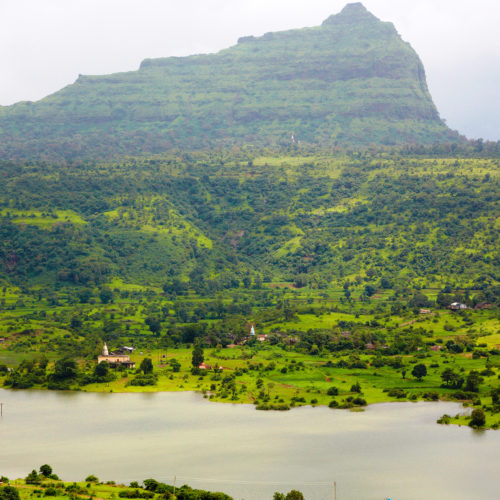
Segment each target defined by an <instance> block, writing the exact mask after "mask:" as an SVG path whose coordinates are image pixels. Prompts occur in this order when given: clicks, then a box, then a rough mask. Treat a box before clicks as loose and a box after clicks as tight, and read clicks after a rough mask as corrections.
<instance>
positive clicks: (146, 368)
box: [139, 358, 153, 375]
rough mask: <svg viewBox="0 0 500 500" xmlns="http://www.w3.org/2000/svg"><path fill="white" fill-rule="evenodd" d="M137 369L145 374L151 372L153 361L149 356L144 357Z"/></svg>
mask: <svg viewBox="0 0 500 500" xmlns="http://www.w3.org/2000/svg"><path fill="white" fill-rule="evenodd" d="M139 369H140V370H141V371H142V373H144V375H146V374H147V373H153V361H152V360H151V358H144V359H143V360H142V361H141V365H140V367H139Z"/></svg>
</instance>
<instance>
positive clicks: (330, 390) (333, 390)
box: [326, 385, 339, 396]
mask: <svg viewBox="0 0 500 500" xmlns="http://www.w3.org/2000/svg"><path fill="white" fill-rule="evenodd" d="M326 393H327V394H328V395H329V396H338V394H339V390H338V388H337V387H335V386H334V385H332V386H331V387H329V388H328V390H327V391H326Z"/></svg>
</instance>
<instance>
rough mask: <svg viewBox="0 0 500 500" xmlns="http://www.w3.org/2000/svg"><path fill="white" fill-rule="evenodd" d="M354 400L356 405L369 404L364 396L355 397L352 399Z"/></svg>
mask: <svg viewBox="0 0 500 500" xmlns="http://www.w3.org/2000/svg"><path fill="white" fill-rule="evenodd" d="M352 402H353V404H355V405H356V406H366V405H367V402H366V399H363V398H360V397H357V398H354V399H353V400H352Z"/></svg>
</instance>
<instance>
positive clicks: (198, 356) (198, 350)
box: [191, 341, 205, 368]
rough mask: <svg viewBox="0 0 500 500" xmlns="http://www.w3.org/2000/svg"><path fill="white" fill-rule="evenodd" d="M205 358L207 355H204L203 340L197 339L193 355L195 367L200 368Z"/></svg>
mask: <svg viewBox="0 0 500 500" xmlns="http://www.w3.org/2000/svg"><path fill="white" fill-rule="evenodd" d="M204 360H205V356H204V355H203V347H202V345H201V342H199V341H196V342H195V344H194V347H193V356H192V358H191V364H192V365H193V368H198V367H199V366H200V365H201V364H202V363H203V361H204Z"/></svg>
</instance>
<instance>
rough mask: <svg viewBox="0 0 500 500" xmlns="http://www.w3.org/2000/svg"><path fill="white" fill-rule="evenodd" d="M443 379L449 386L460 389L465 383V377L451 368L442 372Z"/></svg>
mask: <svg viewBox="0 0 500 500" xmlns="http://www.w3.org/2000/svg"><path fill="white" fill-rule="evenodd" d="M441 379H442V380H443V382H444V384H445V385H446V386H447V387H452V388H453V389H460V387H462V384H463V383H464V379H463V378H462V377H461V376H460V375H459V374H458V373H455V372H454V371H453V370H452V369H451V368H446V369H445V370H444V371H443V373H442V374H441Z"/></svg>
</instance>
